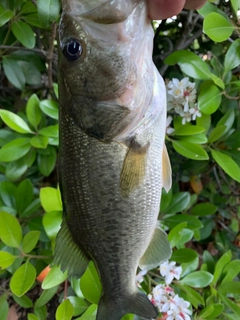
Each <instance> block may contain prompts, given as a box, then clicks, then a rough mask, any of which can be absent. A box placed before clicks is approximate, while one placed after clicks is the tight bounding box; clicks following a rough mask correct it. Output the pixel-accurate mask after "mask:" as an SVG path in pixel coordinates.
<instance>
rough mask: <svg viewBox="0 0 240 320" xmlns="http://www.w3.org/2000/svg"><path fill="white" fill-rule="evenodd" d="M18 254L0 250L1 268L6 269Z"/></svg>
mask: <svg viewBox="0 0 240 320" xmlns="http://www.w3.org/2000/svg"><path fill="white" fill-rule="evenodd" d="M16 258H17V257H16V256H14V255H12V254H11V253H9V252H6V251H0V268H2V269H6V268H8V267H9V266H11V265H12V264H13V262H14V261H15V260H16Z"/></svg>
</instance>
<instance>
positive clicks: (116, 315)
mask: <svg viewBox="0 0 240 320" xmlns="http://www.w3.org/2000/svg"><path fill="white" fill-rule="evenodd" d="M127 313H133V314H136V315H138V316H140V317H143V318H144V319H156V318H157V316H158V311H157V309H156V308H155V307H154V305H153V304H152V303H151V302H150V301H149V300H148V298H147V296H146V295H145V294H144V293H142V292H140V291H139V292H136V293H134V294H132V295H131V296H124V297H120V296H118V297H117V298H116V297H115V298H114V297H113V298H111V299H106V297H105V296H104V295H103V296H102V297H101V299H100V302H99V305H98V312H97V318H96V320H121V318H122V317H123V316H124V315H125V314H127Z"/></svg>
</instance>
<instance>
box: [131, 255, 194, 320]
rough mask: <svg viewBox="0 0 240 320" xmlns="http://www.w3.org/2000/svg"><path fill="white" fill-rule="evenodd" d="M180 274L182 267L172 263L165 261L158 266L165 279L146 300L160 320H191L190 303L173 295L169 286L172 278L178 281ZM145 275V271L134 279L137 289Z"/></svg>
mask: <svg viewBox="0 0 240 320" xmlns="http://www.w3.org/2000/svg"><path fill="white" fill-rule="evenodd" d="M181 273H182V267H177V266H176V262H174V261H172V262H168V261H166V262H164V263H162V264H161V265H160V274H161V276H162V277H164V278H165V284H158V285H157V286H156V287H155V288H153V290H152V293H151V294H149V295H148V298H149V299H150V300H151V301H152V303H153V304H154V305H155V306H156V307H157V308H158V310H159V311H160V312H161V314H162V318H161V320H191V318H190V315H191V314H192V312H191V310H189V306H190V303H189V302H188V301H185V300H184V299H182V298H181V297H179V296H178V294H175V292H174V290H173V288H172V287H170V286H169V284H170V283H171V282H172V281H173V279H174V278H175V279H177V280H179V279H180V276H181ZM145 274H146V271H140V272H139V273H138V275H137V277H136V282H137V285H138V286H139V287H141V286H140V283H141V282H142V281H143V280H144V278H143V276H144V275H145Z"/></svg>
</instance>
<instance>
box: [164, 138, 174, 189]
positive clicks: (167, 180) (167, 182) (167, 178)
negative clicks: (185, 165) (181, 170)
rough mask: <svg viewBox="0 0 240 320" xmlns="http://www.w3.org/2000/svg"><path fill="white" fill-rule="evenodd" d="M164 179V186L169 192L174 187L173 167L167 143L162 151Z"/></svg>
mask: <svg viewBox="0 0 240 320" xmlns="http://www.w3.org/2000/svg"><path fill="white" fill-rule="evenodd" d="M162 181H163V188H164V189H165V190H166V192H168V191H169V190H170V189H171V187H172V168H171V163H170V160H169V156H168V152H167V148H166V145H165V143H164V145H163V153H162Z"/></svg>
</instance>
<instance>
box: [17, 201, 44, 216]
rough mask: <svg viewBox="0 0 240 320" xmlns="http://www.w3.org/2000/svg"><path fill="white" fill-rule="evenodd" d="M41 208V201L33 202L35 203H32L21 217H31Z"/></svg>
mask: <svg viewBox="0 0 240 320" xmlns="http://www.w3.org/2000/svg"><path fill="white" fill-rule="evenodd" d="M40 207H41V203H40V200H39V199H35V200H33V202H31V203H30V205H29V206H27V208H26V209H24V211H23V212H22V214H21V216H22V217H28V216H30V215H31V214H32V213H33V212H36V211H37V210H38V209H39V208H40Z"/></svg>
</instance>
